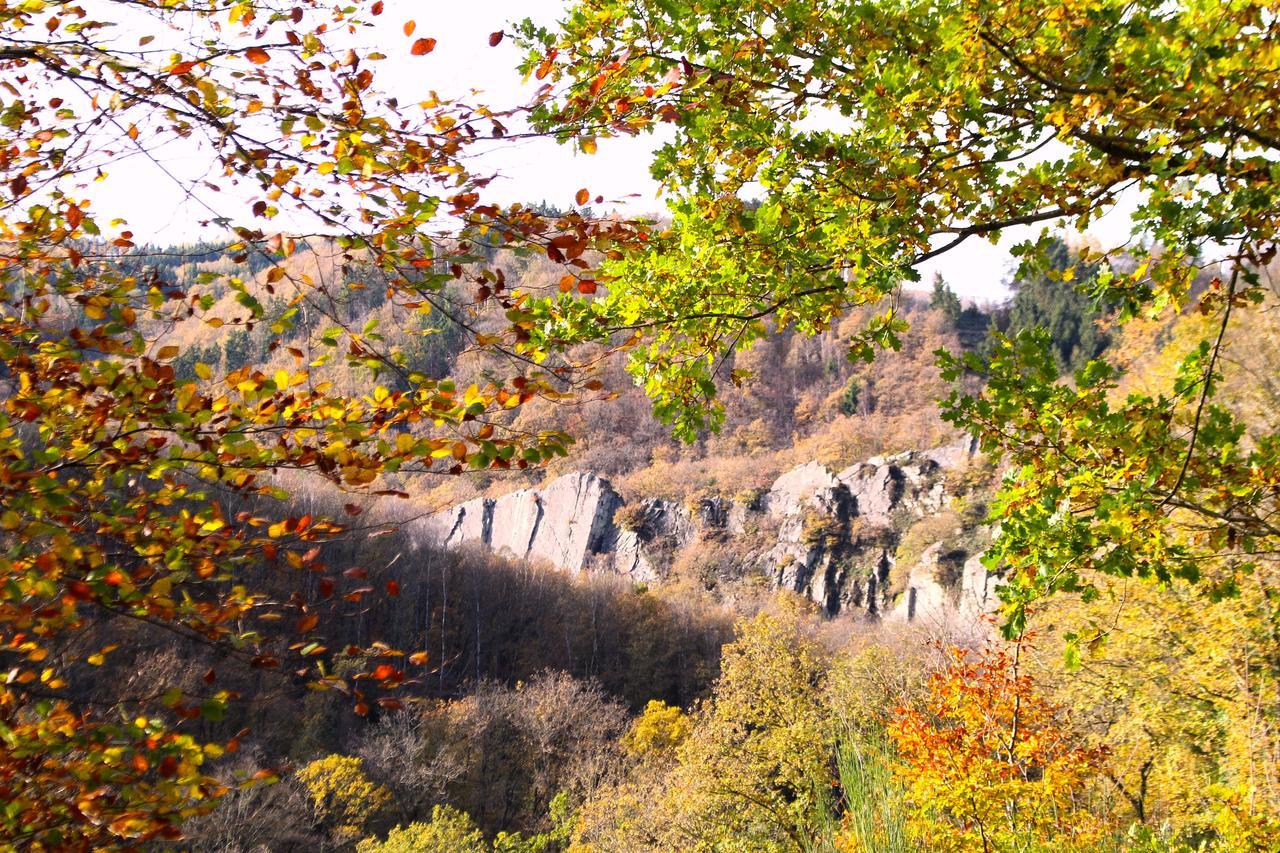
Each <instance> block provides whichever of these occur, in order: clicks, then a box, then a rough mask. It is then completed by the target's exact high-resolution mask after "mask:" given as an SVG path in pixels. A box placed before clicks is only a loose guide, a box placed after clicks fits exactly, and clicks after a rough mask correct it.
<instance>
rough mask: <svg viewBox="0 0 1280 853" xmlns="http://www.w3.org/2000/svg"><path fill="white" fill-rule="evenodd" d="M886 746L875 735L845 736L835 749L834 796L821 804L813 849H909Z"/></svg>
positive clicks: (879, 852) (881, 852)
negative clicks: (837, 784) (823, 808)
mask: <svg viewBox="0 0 1280 853" xmlns="http://www.w3.org/2000/svg"><path fill="white" fill-rule="evenodd" d="M891 758H892V752H891V747H889V746H888V744H886V743H884V742H882V741H880V740H879V739H871V738H858V739H853V738H845V739H842V740H841V742H840V744H839V746H838V748H837V751H836V772H837V775H838V777H839V780H840V790H839V792H838V793H837V796H836V797H835V798H833V799H832V800H831V801H829V802H828V803H827V804H826V813H825V814H824V815H823V816H822V819H821V820H820V822H819V826H821V827H822V831H821V834H820V836H819V838H818V839H816V841H815V843H814V845H813V848H812V849H813V851H814V853H825V851H833V850H840V851H855V850H856V851H867V853H910V851H912V850H914V848H913V847H912V845H911V843H910V841H909V839H908V837H907V829H906V825H907V806H906V802H905V795H904V792H903V790H902V785H901V784H900V783H899V782H898V781H897V780H896V779H894V778H893V771H892V769H891Z"/></svg>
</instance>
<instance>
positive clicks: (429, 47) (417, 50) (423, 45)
mask: <svg viewBox="0 0 1280 853" xmlns="http://www.w3.org/2000/svg"><path fill="white" fill-rule="evenodd" d="M435 49H436V40H435V39H418V40H417V41H415V42H414V43H413V47H412V48H411V49H410V51H409V52H410V53H412V54H413V55H414V56H426V55H427V54H428V53H430V52H431V51H433V50H435Z"/></svg>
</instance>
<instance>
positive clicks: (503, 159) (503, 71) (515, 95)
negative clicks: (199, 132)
mask: <svg viewBox="0 0 1280 853" xmlns="http://www.w3.org/2000/svg"><path fill="white" fill-rule="evenodd" d="M565 5H566V4H565V2H563V0H520V2H517V0H480V2H472V3H460V2H425V3H423V2H419V3H405V2H396V0H391V2H387V3H386V7H385V8H386V11H385V12H384V13H383V15H382V16H381V18H380V19H379V21H378V23H379V27H378V29H377V30H375V31H373V32H370V33H366V34H365V35H363V36H362V37H361V41H362V42H364V43H365V46H367V47H369V48H370V49H372V48H374V47H378V48H380V49H382V50H383V51H384V52H385V53H386V54H387V55H388V57H389V58H388V59H387V60H385V61H384V62H381V63H379V68H378V85H379V86H380V88H383V89H385V90H387V91H390V92H391V93H393V94H396V95H398V96H400V97H402V98H404V99H412V100H421V99H422V98H424V97H425V96H426V95H427V93H428V92H429V91H431V90H433V89H434V90H435V91H437V92H439V93H440V94H441V95H442V96H444V97H450V96H464V95H466V94H467V93H469V92H470V90H471V89H473V88H474V89H480V90H482V91H483V93H484V94H483V97H482V98H480V100H482V101H483V102H484V103H487V104H490V105H495V106H497V105H504V104H514V103H521V102H524V101H527V100H528V98H529V96H530V95H531V93H532V91H533V89H534V88H535V86H536V84H535V83H532V82H531V83H529V84H524V83H522V81H521V80H520V76H519V74H518V73H517V72H516V71H515V67H516V65H517V64H518V61H519V52H518V50H517V49H516V47H515V45H514V44H513V42H512V40H511V39H505V40H504V41H503V42H502V44H500V45H499V46H498V47H496V48H491V47H489V45H488V38H489V34H490V33H492V32H494V31H495V30H500V29H503V28H504V27H505V25H506V24H507V22H509V21H511V20H513V19H518V18H523V17H531V18H533V19H534V20H536V21H539V22H545V23H551V22H553V21H554V20H555V19H556V17H557V16H558V14H559V12H560V10H561V9H563V8H564V7H565ZM411 16H412V17H414V18H415V19H416V21H417V32H416V33H415V35H427V36H431V37H434V38H436V39H437V45H436V48H435V50H434V51H433V52H432V53H431V54H430V55H428V56H425V57H411V56H410V55H409V54H408V50H407V42H408V39H406V38H405V36H404V35H403V32H402V29H401V28H402V26H403V24H404V23H405V21H406V20H408V18H409V17H411ZM655 144H656V142H655V137H652V136H645V137H640V138H638V139H610V140H602V141H601V143H600V146H599V151H598V153H597V154H596V155H594V156H587V155H584V154H582V153H580V152H577V151H576V150H575V149H574V148H573V147H572V146H568V145H565V146H562V145H557V144H556V143H554V142H552V141H550V140H530V141H523V142H518V143H506V144H503V145H498V146H495V147H494V149H493V150H492V152H491V153H489V154H487V155H485V160H484V161H483V162H484V164H485V165H486V166H487V168H488V169H489V170H491V171H493V172H496V173H498V174H499V175H500V176H501V178H500V180H499V181H498V182H496V183H495V184H494V186H493V190H494V193H495V196H497V198H498V199H499V200H502V201H508V202H509V201H517V200H524V201H539V200H544V199H545V200H547V201H550V202H553V203H556V204H560V205H564V206H568V205H569V204H571V203H572V200H573V195H574V193H575V192H576V191H577V189H578V188H579V187H586V188H587V189H588V190H589V191H590V193H591V194H592V195H593V196H594V195H597V194H599V195H603V196H605V197H606V198H607V199H617V200H619V204H620V205H621V206H623V207H624V208H625V209H627V210H628V211H629V212H633V213H636V212H654V211H659V210H661V208H662V202H661V200H660V199H659V198H657V189H658V187H657V185H656V183H655V182H654V181H653V180H652V178H650V176H649V171H648V162H649V154H650V151H651V150H652V149H653V147H654V146H655ZM170 153H171V154H172V156H173V158H174V159H175V160H176V161H177V168H178V169H179V171H181V167H182V160H183V158H184V157H187V158H189V159H190V160H192V161H193V162H191V163H190V164H189V165H190V166H191V168H198V166H199V164H197V163H196V162H194V161H196V160H198V159H199V158H198V157H196V156H193V155H192V154H191V153H190V152H187V153H185V154H184V152H182V151H178V150H175V151H172V152H170ZM111 172H112V173H111V176H110V178H109V180H108V181H107V182H106V185H105V187H103V188H102V191H103V193H104V195H105V196H107V197H108V198H104V199H103V202H101V203H100V204H101V208H102V209H105V208H106V207H107V204H106V203H105V202H107V201H109V202H110V208H111V209H112V210H116V209H123V210H125V211H127V215H126V218H127V219H128V220H129V226H130V228H131V229H132V230H133V232H134V233H135V234H136V235H137V236H138V238H141V239H143V240H148V241H149V242H152V243H167V242H181V241H185V240H191V239H194V238H196V237H198V236H199V234H198V233H197V232H195V231H193V225H192V223H193V222H194V221H196V220H197V219H200V218H202V217H207V216H208V215H209V214H208V211H207V210H198V209H194V210H193V209H192V206H191V202H189V201H184V199H183V197H182V195H181V193H180V192H179V191H178V190H177V188H176V187H175V186H173V184H172V182H171V181H169V180H168V179H167V178H165V177H164V176H163V175H161V174H159V173H158V172H156V171H155V169H154V167H150V166H148V165H147V164H146V163H145V162H142V161H141V160H126V161H122V162H120V163H118V164H116V165H115V167H114V168H113V169H112V170H111ZM1127 230H1128V222H1127V218H1126V217H1125V216H1124V214H1123V213H1122V212H1117V213H1114V214H1112V215H1111V216H1109V217H1106V218H1104V220H1103V222H1102V223H1101V225H1100V226H1099V228H1098V230H1097V232H1096V233H1098V234H1099V236H1101V237H1103V238H1104V239H1105V240H1108V241H1111V240H1123V238H1124V235H1125V234H1126V233H1127ZM1034 233H1035V232H1034V231H1033V230H1032V229H1025V230H1022V231H1020V232H1019V233H1014V234H1010V235H1008V236H1007V237H1005V238H1004V239H1003V240H1002V242H1001V244H1000V245H999V246H993V245H991V244H990V243H988V242H986V241H982V240H976V239H971V240H969V241H967V242H966V243H965V244H964V245H962V246H961V247H960V248H959V249H957V250H955V251H953V252H949V253H947V254H946V255H944V256H942V257H941V258H939V259H937V260H936V261H934V262H933V263H931V264H930V265H929V266H928V267H927V268H926V269H925V270H923V272H924V273H925V276H924V282H925V284H926V285H927V284H928V282H929V280H930V279H931V278H932V275H933V273H934V272H935V271H936V272H940V273H941V274H942V275H943V277H944V278H945V279H946V280H947V281H948V282H950V283H951V285H952V287H953V288H955V290H956V291H957V292H959V293H960V294H961V295H963V296H966V297H969V298H973V299H977V300H983V301H985V300H992V299H999V298H1002V296H1003V295H1004V293H1005V291H1004V288H1003V286H1002V282H1003V281H1004V280H1005V279H1006V278H1007V275H1008V270H1009V265H1010V261H1009V255H1008V251H1007V247H1008V246H1009V245H1012V244H1013V243H1014V242H1016V241H1017V240H1019V239H1023V238H1025V237H1027V236H1030V235H1032V234H1034Z"/></svg>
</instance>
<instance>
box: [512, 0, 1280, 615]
mask: <svg viewBox="0 0 1280 853" xmlns="http://www.w3.org/2000/svg"><path fill="white" fill-rule="evenodd" d="M1274 11H1275V10H1274V4H1272V3H1271V2H1269V0H1246V2H1242V3H1236V4H1231V5H1229V6H1224V5H1223V4H1219V3H1199V2H1190V0H1188V1H1187V2H1175V3H1166V2H1157V0H1141V2H1136V3H1135V2H1127V0H1087V2H1069V3H1068V2H1065V0H1052V2H1049V3H1042V2H1035V3H1031V2H1019V0H1012V2H1010V1H1009V0H980V2H967V0H966V2H960V0H941V2H937V0H919V2H917V0H905V2H898V3H881V2H864V0H848V2H837V3H834V4H832V3H824V4H807V3H799V2H784V3H776V2H762V0H736V2H729V3H721V4H715V5H712V6H708V5H706V4H701V3H697V2H692V0H688V2H681V0H580V2H578V3H576V4H575V5H574V7H573V8H572V9H571V10H570V11H569V13H568V14H567V15H566V16H565V17H564V18H563V19H562V20H561V21H560V23H559V24H558V25H557V26H556V27H553V28H540V27H537V26H534V25H533V24H529V23H526V24H525V25H524V27H523V28H522V30H521V33H522V36H523V38H524V40H525V44H526V46H527V49H528V53H527V58H526V63H525V68H526V70H528V71H529V72H531V73H533V74H534V75H535V76H537V77H538V78H540V79H544V80H546V82H547V84H548V86H549V87H550V88H549V89H548V95H547V98H546V100H545V102H544V103H543V105H542V106H541V108H540V110H539V112H538V118H539V121H540V122H541V126H544V127H547V128H558V129H560V130H561V132H563V133H565V134H566V135H571V134H572V133H573V132H574V131H582V130H586V129H590V130H591V131H592V132H593V133H595V134H596V135H597V136H599V137H608V136H620V135H633V134H642V133H648V132H651V131H655V130H656V129H659V128H661V129H663V132H664V134H665V135H666V137H665V141H664V142H663V144H661V146H660V147H659V149H658V151H657V154H656V155H655V158H654V161H653V170H654V173H655V175H656V176H657V177H658V178H659V179H660V180H662V181H663V182H664V184H665V185H666V186H667V187H668V188H670V190H671V194H672V200H671V203H670V214H671V223H670V225H669V227H666V228H665V229H663V230H662V231H661V232H660V233H658V234H656V235H655V237H654V239H652V240H650V241H648V242H647V243H646V244H645V245H644V247H643V248H642V249H640V250H637V251H631V252H627V253H624V255H623V257H622V258H621V259H618V260H615V261H611V262H610V263H609V264H607V265H606V267H607V270H608V271H609V272H612V273H613V274H614V275H615V281H614V283H613V285H612V286H611V288H610V291H609V294H608V296H607V297H606V298H605V299H603V300H600V301H597V302H594V303H591V304H590V305H585V304H579V305H577V306H576V307H575V309H574V310H572V311H567V312H566V313H565V314H564V317H565V319H566V321H568V322H567V329H568V330H569V333H572V334H577V335H579V336H581V337H583V338H593V337H594V338H601V337H604V336H606V335H608V334H614V333H618V332H620V331H621V332H631V333H633V334H634V335H635V336H636V338H637V341H638V343H637V345H636V346H635V348H634V349H633V351H632V360H631V369H632V371H633V373H634V375H635V376H636V378H637V380H638V381H641V382H643V383H644V384H645V387H646V390H647V391H648V393H649V394H650V395H651V396H652V397H653V399H654V405H655V411H656V412H657V414H658V415H659V416H661V417H663V418H664V419H666V420H668V421H670V422H672V423H673V424H674V425H675V428H676V430H677V432H678V433H680V434H682V435H684V436H685V437H690V436H692V435H693V434H695V433H696V432H697V431H698V430H700V429H702V428H705V427H708V426H711V427H714V426H716V425H717V423H718V422H719V419H720V417H721V414H720V412H719V411H718V409H717V408H716V404H715V393H716V382H717V380H718V379H720V378H721V377H722V373H723V370H722V368H723V367H724V365H726V364H727V363H728V362H729V358H728V356H729V355H730V354H731V353H732V352H734V351H736V350H741V349H743V348H746V347H749V346H751V345H752V344H753V343H754V342H755V341H757V340H759V339H760V338H762V337H764V336H765V335H767V334H769V333H771V332H772V331H774V330H777V329H796V330H799V331H801V332H807V333H813V332H817V331H819V330H822V329H825V328H827V327H829V326H830V325H832V324H833V323H834V322H835V320H836V319H837V318H838V317H840V316H841V315H843V314H845V313H846V312H848V311H849V309H850V308H851V307H852V306H859V305H871V304H879V305H883V306H886V307H885V309H884V310H883V311H881V312H880V313H878V314H876V315H873V316H872V318H871V319H870V320H869V321H868V322H867V324H866V325H865V326H864V328H863V329H862V331H861V332H860V333H859V334H855V335H853V336H852V337H851V339H850V345H849V354H850V356H851V357H854V358H869V357H872V356H873V354H874V348H875V346H877V345H879V346H888V347H895V346H897V345H899V343H900V340H901V317H900V316H899V312H898V310H897V307H896V303H895V301H894V299H893V298H892V297H893V294H895V292H896V290H897V288H898V287H899V286H900V285H901V284H902V283H903V282H904V281H911V280H914V279H917V278H918V277H919V273H918V272H917V270H918V268H919V266H920V265H921V264H922V263H923V262H925V261H928V260H931V259H933V258H937V257H939V256H940V255H943V254H945V253H946V252H948V251H951V250H952V249H954V248H955V247H957V246H959V245H961V244H963V243H965V242H966V241H970V240H974V239H988V238H989V239H993V240H994V239H999V238H1000V237H1001V236H1002V235H1005V234H1011V235H1012V234H1017V233H1018V232H1017V231H1016V229H1017V228H1019V227H1022V226H1030V225H1042V226H1044V227H1045V228H1046V230H1047V229H1049V228H1056V229H1059V230H1063V229H1068V228H1073V229H1076V230H1078V231H1084V230H1086V229H1088V228H1089V227H1090V226H1091V225H1092V224H1094V223H1096V221H1097V219H1098V218H1099V217H1100V216H1102V215H1104V214H1106V213H1107V212H1108V211H1110V210H1113V209H1114V208H1115V207H1116V205H1117V204H1118V203H1120V202H1121V201H1122V200H1125V201H1126V202H1131V203H1132V205H1133V213H1132V216H1131V220H1132V225H1133V228H1132V230H1133V232H1134V234H1133V236H1134V238H1135V239H1133V240H1128V241H1124V245H1122V246H1102V247H1099V248H1090V249H1088V250H1087V251H1086V250H1084V249H1082V250H1081V255H1080V257H1079V258H1078V259H1077V260H1078V262H1079V263H1080V264H1083V265H1087V266H1088V267H1089V269H1090V270H1095V272H1094V274H1093V275H1092V276H1090V277H1088V281H1087V283H1086V284H1085V287H1086V290H1087V292H1088V295H1089V296H1091V297H1092V298H1093V299H1094V300H1096V302H1097V303H1098V304H1105V305H1108V306H1110V307H1111V309H1112V310H1113V311H1114V312H1115V315H1116V320H1117V322H1118V323H1121V324H1123V323H1125V322H1130V321H1132V320H1133V319H1134V318H1136V317H1140V316H1153V315H1161V314H1163V315H1164V316H1166V317H1167V316H1168V315H1169V314H1171V313H1172V312H1175V311H1179V310H1181V309H1183V308H1184V307H1186V306H1187V303H1188V300H1191V299H1194V300H1195V305H1196V308H1197V309H1198V310H1200V311H1202V312H1204V313H1205V314H1206V315H1208V316H1210V317H1212V318H1213V319H1214V321H1215V322H1214V323H1213V324H1212V328H1211V330H1210V333H1209V334H1208V335H1207V336H1206V338H1205V339H1204V340H1203V341H1201V342H1198V343H1197V344H1196V345H1195V346H1194V347H1193V348H1192V349H1191V351H1190V352H1189V353H1188V354H1187V356H1186V359H1185V362H1184V365H1183V369H1182V371H1181V372H1180V374H1179V375H1178V377H1177V379H1176V380H1175V381H1174V382H1173V383H1172V384H1171V386H1170V387H1165V388H1162V389H1159V390H1155V391H1152V392H1150V393H1135V394H1133V395H1130V396H1128V397H1125V396H1124V395H1123V394H1121V393H1119V391H1118V382H1117V371H1116V369H1115V367H1114V366H1112V365H1108V364H1107V363H1105V361H1097V360H1095V361H1092V362H1089V363H1088V364H1085V365H1084V366H1083V367H1082V368H1081V369H1080V370H1079V371H1078V372H1077V373H1076V374H1075V375H1074V376H1070V377H1062V378H1060V377H1059V369H1058V364H1057V360H1056V358H1055V357H1054V355H1053V354H1052V353H1051V351H1050V343H1051V341H1050V339H1049V337H1048V336H1047V335H1046V334H1044V333H1042V332H1038V331H1035V330H1030V331H1026V332H1024V333H1022V334H1020V335H1017V336H1016V337H1014V338H1009V339H1005V340H1003V341H1001V342H999V343H998V344H997V345H996V346H995V347H994V353H993V354H992V355H991V357H990V359H982V358H979V357H977V356H975V355H973V354H969V355H967V356H965V357H963V358H958V357H952V356H944V357H943V365H944V367H945V368H946V374H945V375H946V376H947V378H948V379H953V380H959V379H961V378H963V377H966V376H971V375H980V376H983V377H985V379H986V386H985V388H984V390H983V391H982V392H981V393H978V394H966V393H957V395H956V396H954V397H953V398H951V399H950V400H949V401H948V402H947V403H946V410H947V412H948V417H949V419H950V420H951V421H952V422H953V423H955V424H957V425H959V426H961V427H964V428H965V429H968V430H970V431H971V432H972V433H974V434H975V435H978V436H980V437H981V438H982V444H983V449H984V450H985V451H986V452H988V453H991V454H996V455H1003V458H1004V460H1005V461H1006V462H1007V463H1008V464H1009V465H1010V466H1011V468H1012V473H1011V475H1010V476H1009V477H1008V478H1006V480H1005V481H1004V489H1003V491H1002V495H1001V499H1000V500H999V501H998V502H997V503H996V504H995V513H996V515H997V516H998V517H999V518H1000V520H1001V528H1000V536H999V537H998V538H997V540H996V542H995V546H994V548H993V552H992V554H991V561H992V564H993V565H995V564H996V563H999V562H1003V564H1005V565H1007V566H1008V567H1009V569H1010V579H1011V582H1010V583H1009V584H1007V585H1006V586H1005V587H1004V588H1003V591H1002V593H1001V594H1002V597H1003V599H1004V601H1005V622H1004V624H1005V626H1006V630H1007V633H1008V635H1009V636H1010V637H1014V636H1017V635H1018V634H1019V633H1020V632H1021V631H1022V630H1023V628H1024V627H1025V625H1026V620H1027V618H1028V614H1029V613H1030V612H1032V611H1034V610H1035V609H1036V607H1037V606H1038V604H1039V602H1041V601H1043V600H1044V599H1045V598H1046V597H1047V596H1050V595H1052V594H1053V593H1054V592H1056V591H1060V590H1070V589H1082V588H1086V587H1087V586H1088V582H1087V580H1086V577H1087V574H1088V572H1092V571H1097V572H1100V573H1104V574H1113V575H1137V576H1142V577H1148V578H1153V579H1156V580H1161V581H1162V580H1167V579H1169V578H1172V577H1183V578H1186V579H1189V580H1192V581H1195V582H1198V583H1200V588H1201V589H1202V590H1203V591H1205V592H1208V593H1210V594H1215V595H1230V594H1233V591H1234V590H1236V589H1238V588H1240V587H1241V586H1243V585H1244V584H1246V583H1249V584H1261V585H1262V587H1263V588H1264V589H1265V590H1267V592H1265V593H1264V595H1265V596H1267V597H1268V598H1269V600H1272V601H1274V600H1276V596H1275V594H1274V590H1275V588H1276V587H1275V584H1276V577H1275V572H1274V566H1273V565H1271V562H1270V560H1269V557H1268V556H1267V555H1270V554H1274V553H1275V552H1276V550H1277V548H1276V545H1277V539H1276V535H1277V529H1276V527H1275V524H1274V513H1275V509H1276V507H1275V485H1276V483H1277V482H1280V479H1278V478H1280V463H1278V461H1277V460H1278V455H1277V454H1278V452H1280V438H1278V437H1277V436H1276V435H1274V434H1266V435H1257V434H1256V431H1255V434H1254V435H1250V436H1249V438H1248V439H1247V440H1246V438H1245V436H1246V434H1247V433H1248V432H1249V430H1248V429H1247V426H1246V425H1245V424H1244V423H1243V422H1241V420H1240V418H1239V417H1237V416H1235V415H1233V414H1232V413H1231V411H1230V410H1229V409H1227V408H1226V407H1222V406H1217V405H1215V404H1214V396H1215V393H1216V392H1217V390H1218V388H1219V386H1220V376H1221V374H1222V371H1223V370H1224V368H1225V364H1224V363H1223V362H1222V361H1221V360H1220V359H1219V354H1220V346H1221V342H1222V340H1223V337H1224V335H1225V332H1226V329H1227V328H1228V326H1229V325H1230V324H1231V322H1232V320H1233V316H1236V315H1239V314H1241V313H1242V312H1244V311H1246V310H1248V308H1249V307H1250V306H1251V305H1253V304H1255V303H1257V302H1258V301H1259V300H1260V299H1261V297H1262V293H1263V281H1262V278H1261V276H1260V270H1261V269H1262V268H1264V267H1265V266H1266V265H1267V264H1269V263H1270V262H1271V261H1272V259H1273V258H1274V257H1275V253H1276V245H1275V244H1276V237H1277V229H1278V228H1280V185H1278V183H1277V180H1276V178H1277V172H1276V162H1277V154H1278V153H1280V113H1278V112H1277V111H1276V110H1275V109H1274V108H1273V105H1274V104H1275V103H1276V101H1277V98H1280V73H1277V70H1278V69H1277V59H1276V56H1277V53H1276V44H1277V40H1278V39H1280V21H1278V20H1277V18H1276V15H1275V14H1274ZM596 144H597V143H596V142H594V141H593V142H592V143H591V148H592V149H594V148H595V146H596ZM1052 245H1053V243H1052V241H1051V240H1050V239H1048V236H1047V235H1046V236H1044V237H1043V238H1042V239H1034V238H1033V239H1029V240H1025V241H1024V242H1022V243H1021V244H1019V245H1018V247H1017V248H1016V253H1017V254H1018V256H1019V257H1021V258H1022V259H1023V260H1024V261H1025V262H1026V266H1027V269H1028V271H1030V270H1034V269H1037V268H1039V269H1044V268H1045V267H1046V266H1047V264H1046V263H1045V260H1046V253H1047V252H1048V251H1049V250H1050V249H1051V247H1052ZM1200 268H1205V269H1207V270H1209V271H1210V274H1211V275H1210V277H1211V278H1212V279H1213V280H1212V281H1211V282H1210V283H1209V284H1208V286H1207V287H1206V288H1204V289H1203V290H1200V291H1197V292H1195V293H1194V294H1193V292H1192V284H1193V283H1194V282H1195V281H1196V279H1197V278H1198V270H1199V269H1200ZM1073 271H1074V267H1071V268H1065V269H1059V270H1058V271H1057V272H1056V273H1055V283H1056V284H1057V285H1060V286H1061V287H1062V288H1070V287H1072V286H1074V285H1073V283H1072V282H1073V281H1074V282H1076V283H1079V282H1081V280H1082V279H1084V278H1085V277H1084V276H1081V277H1079V278H1077V277H1075V276H1074V275H1073ZM725 378H731V379H734V380H738V381H741V380H742V379H743V378H744V377H743V376H742V375H741V374H740V373H735V374H732V375H731V376H727V377H725ZM1210 567H1212V568H1213V571H1212V572H1209V571H1207V569H1208V568H1210ZM1211 575H1212V577H1211ZM1270 619H1271V622H1272V624H1275V616H1274V611H1273V615H1272V616H1271V617H1270Z"/></svg>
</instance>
